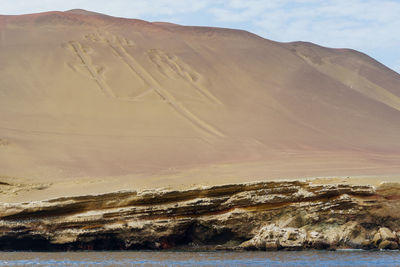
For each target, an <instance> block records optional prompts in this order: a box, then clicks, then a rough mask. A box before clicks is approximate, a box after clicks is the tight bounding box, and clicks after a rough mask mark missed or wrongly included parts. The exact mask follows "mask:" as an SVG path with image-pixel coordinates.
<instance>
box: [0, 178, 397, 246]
mask: <svg viewBox="0 0 400 267" xmlns="http://www.w3.org/2000/svg"><path fill="white" fill-rule="evenodd" d="M399 198H400V185H399V184H389V183H382V184H380V185H379V186H377V187H374V186H368V185H350V184H330V185H327V184H325V185H321V184H316V183H313V182H312V180H311V181H276V182H256V183H244V184H230V185H221V186H212V187H201V188H200V187H199V188H193V189H190V190H181V191H177V190H175V191H174V190H164V189H154V190H142V191H139V192H135V191H119V192H114V193H109V194H102V195H86V196H78V197H64V198H57V199H51V200H47V201H36V202H29V203H1V204H0V214H1V219H0V249H1V250H28V249H29V250H76V249H86V250H103V249H107V250H108V249H110V250H124V249H201V250H203V249H250V250H280V249H284V250H299V249H310V248H311V249H312V248H315V249H337V248H362V249H397V248H398V246H399V235H400V219H399V217H400V213H399V211H400V203H399V201H398V199H399Z"/></svg>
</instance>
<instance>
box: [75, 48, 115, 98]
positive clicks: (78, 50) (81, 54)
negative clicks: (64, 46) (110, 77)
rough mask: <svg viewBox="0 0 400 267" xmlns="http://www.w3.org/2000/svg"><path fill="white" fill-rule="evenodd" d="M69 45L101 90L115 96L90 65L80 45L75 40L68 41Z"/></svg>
mask: <svg viewBox="0 0 400 267" xmlns="http://www.w3.org/2000/svg"><path fill="white" fill-rule="evenodd" d="M69 45H70V47H71V48H72V50H73V51H74V53H75V55H76V56H77V57H78V58H79V59H80V60H81V62H82V64H83V65H84V66H85V68H86V69H87V70H88V72H89V74H90V76H91V77H92V78H93V80H95V81H96V83H97V85H98V86H99V87H100V89H101V91H102V92H103V93H104V94H105V95H107V96H110V97H115V94H114V92H113V91H112V90H111V89H110V88H109V87H108V85H107V83H106V82H104V81H103V79H102V78H101V77H100V75H98V73H97V71H96V69H95V67H94V66H93V65H92V63H91V61H90V59H89V58H88V57H87V56H86V55H85V52H84V51H83V49H82V45H81V44H80V43H79V42H76V41H70V42H69Z"/></svg>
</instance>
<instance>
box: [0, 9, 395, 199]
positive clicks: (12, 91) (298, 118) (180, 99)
mask: <svg viewBox="0 0 400 267" xmlns="http://www.w3.org/2000/svg"><path fill="white" fill-rule="evenodd" d="M399 176H400V75H399V74H397V73H395V72H393V71H391V70H390V69H388V68H386V67H385V66H383V65H381V64H380V63H378V62H376V61H374V60H373V59H371V58H369V57H368V56H366V55H364V54H361V53H359V52H356V51H353V50H347V49H328V48H324V47H320V46H317V45H314V44H310V43H300V42H298V43H285V44H283V43H277V42H273V41H269V40H266V39H263V38H260V37H258V36H256V35H253V34H250V33H248V32H244V31H237V30H230V29H218V28H206V27H184V26H179V25H174V24H168V23H149V22H145V21H140V20H127V19H119V18H113V17H108V16H104V15H99V14H93V13H89V12H85V11H77V10H75V11H69V12H48V13H40V14H32V15H24V16H0V191H1V192H2V193H1V196H0V200H1V201H24V200H26V201H28V200H33V199H44V198H51V197H55V196H60V195H72V194H76V195H78V194H87V193H99V192H106V191H115V190H137V189H142V188H152V187H172V188H184V187H190V186H193V185H199V184H201V185H212V184H225V183H237V182H246V181H255V180H265V179H289V178H290V179H300V178H307V177H339V178H338V180H342V179H346V177H353V178H352V179H353V180H352V181H357V182H359V183H372V184H374V183H378V182H380V181H384V180H396V181H397V180H398V177H399ZM356 177H359V178H356ZM360 177H361V178H360ZM362 177H364V178H362ZM331 181H336V180H331ZM1 182H2V183H3V184H1Z"/></svg>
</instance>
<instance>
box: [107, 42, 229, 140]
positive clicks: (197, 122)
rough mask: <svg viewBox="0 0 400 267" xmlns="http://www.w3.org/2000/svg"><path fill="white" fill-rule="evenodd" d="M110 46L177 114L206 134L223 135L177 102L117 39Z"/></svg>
mask: <svg viewBox="0 0 400 267" xmlns="http://www.w3.org/2000/svg"><path fill="white" fill-rule="evenodd" d="M108 45H109V46H110V48H111V49H112V50H113V51H115V52H116V53H117V54H118V55H119V57H120V58H121V59H122V60H123V61H124V62H125V63H126V64H127V65H128V66H129V68H130V69H131V71H133V72H134V73H135V74H136V75H139V77H141V78H142V79H143V81H144V82H145V83H146V84H147V85H149V86H150V88H151V89H152V90H154V92H156V93H157V94H158V95H159V96H160V98H161V99H163V100H164V101H165V102H167V103H168V104H169V105H170V106H171V107H172V108H173V109H174V110H175V111H176V112H178V114H180V115H181V116H183V117H184V118H186V119H187V120H188V121H189V122H190V123H191V124H192V125H194V126H195V127H196V128H197V129H199V130H201V131H202V132H204V133H206V134H211V135H213V136H217V137H225V135H224V134H223V133H222V132H220V131H219V130H217V129H216V128H214V127H213V126H211V125H210V124H208V123H206V122H205V121H203V120H202V119H200V118H199V117H197V116H196V115H195V114H193V113H192V112H191V111H190V110H188V109H187V108H186V107H185V106H184V105H182V104H181V103H179V102H178V101H177V100H176V99H175V97H174V96H173V95H172V94H170V93H169V92H168V90H166V89H163V88H162V86H161V85H160V84H159V83H158V82H157V81H156V80H155V79H154V78H153V77H152V76H151V74H150V73H148V72H147V71H146V70H145V69H144V68H143V67H142V66H141V65H140V64H139V63H138V62H137V61H136V60H135V58H134V57H132V56H131V55H130V54H129V52H128V51H126V49H125V48H124V46H123V45H122V44H121V43H120V42H119V40H118V39H117V43H116V44H113V43H111V42H108Z"/></svg>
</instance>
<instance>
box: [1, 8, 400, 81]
mask: <svg viewBox="0 0 400 267" xmlns="http://www.w3.org/2000/svg"><path fill="white" fill-rule="evenodd" d="M74 8H81V9H86V10H90V11H95V12H100V13H105V14H108V15H112V16H118V17H127V18H137V19H143V20H147V21H167V22H173V23H178V24H182V25H198V26H215V27H226V28H235V29H243V30H247V31H250V32H253V33H255V34H258V35H260V36H262V37H264V38H267V39H271V40H275V41H280V42H291V41H308V42H313V43H316V44H319V45H323V46H328V47H336V48H352V49H356V50H359V51H361V52H364V53H366V54H368V55H370V56H372V57H373V58H375V59H377V60H378V61H380V62H381V63H383V64H385V65H386V66H388V67H390V68H392V69H393V70H395V71H397V72H399V73H400V0H192V1H190V0H67V1H66V0H0V14H3V15H16V14H27V13H36V12H43V11H54V10H59V11H65V10H69V9H74Z"/></svg>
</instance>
